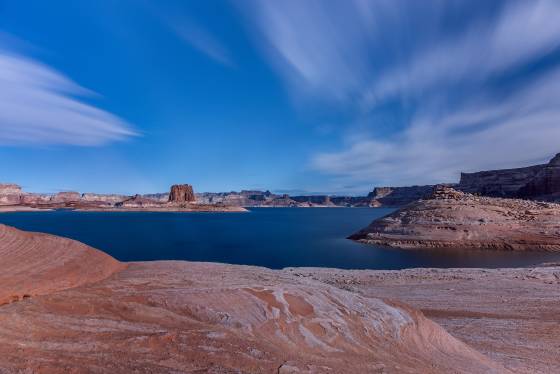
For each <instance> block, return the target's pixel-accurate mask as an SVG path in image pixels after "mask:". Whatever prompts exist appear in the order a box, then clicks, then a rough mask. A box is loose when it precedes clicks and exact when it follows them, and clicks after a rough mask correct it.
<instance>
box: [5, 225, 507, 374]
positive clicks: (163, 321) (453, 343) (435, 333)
mask: <svg viewBox="0 0 560 374" xmlns="http://www.w3.org/2000/svg"><path fill="white" fill-rule="evenodd" d="M2 229H3V230H4V231H3V234H2V236H0V248H3V249H2V251H1V252H0V259H1V260H2V261H0V273H2V274H3V276H5V278H4V279H2V281H1V282H0V290H1V291H0V292H4V294H5V293H6V292H8V293H13V290H14V289H16V288H18V287H20V286H19V284H20V283H24V284H27V289H29V290H30V291H25V292H29V293H30V297H25V298H21V299H20V300H19V301H17V302H12V303H9V304H5V305H2V306H0V368H2V370H3V371H4V372H8V373H11V372H18V371H21V370H28V371H31V372H49V373H52V372H111V373H121V372H122V373H125V372H126V373H128V372H151V373H153V372H195V371H200V372H215V373H229V372H247V373H262V372H267V373H274V372H282V373H283V372H302V373H305V372H309V373H311V372H313V373H329V372H331V373H358V372H359V373H365V372H368V373H370V372H372V373H375V372H379V373H382V372H389V373H418V372H425V373H448V372H457V373H488V372H507V370H506V369H505V368H504V367H503V366H502V365H500V364H498V363H496V362H494V361H492V360H490V359H488V358H487V357H486V356H484V355H482V354H480V353H478V352H477V351H475V350H474V349H472V348H470V347H469V346H467V345H466V344H464V343H462V342H461V341H459V340H458V339H456V338H453V337H452V336H451V335H449V334H448V333H447V332H445V331H444V330H443V329H442V328H441V327H440V326H439V325H437V324H435V323H434V322H432V321H430V320H429V319H427V318H425V317H424V316H423V314H422V313H421V312H419V311H418V310H416V309H413V308H411V307H408V306H406V305H404V304H401V303H400V302H397V301H386V300H382V299H379V298H377V297H375V296H373V295H368V296H366V295H360V294H358V293H356V292H349V291H348V290H345V289H341V288H340V287H337V286H336V285H330V284H327V283H325V282H321V281H319V280H315V279H307V278H302V277H299V276H297V275H295V274H293V273H292V272H289V271H273V270H267V269H263V268H256V267H248V266H233V265H220V264H209V263H187V262H178V261H172V262H163V261H162V262H151V263H131V264H128V265H127V266H126V267H124V266H123V265H121V264H119V263H118V262H116V261H115V260H113V259H111V258H110V257H108V256H106V255H103V254H101V253H99V252H96V251H95V250H93V249H91V248H89V247H87V246H83V245H78V244H77V243H76V242H74V241H70V240H67V239H63V238H57V237H53V236H45V235H42V234H33V233H23V232H21V231H17V230H14V229H10V228H6V227H2ZM14 243H15V244H14ZM25 243H28V244H25ZM42 243H46V245H44V246H43V244H42ZM13 248H19V251H15V252H14V251H13V250H12V249H13ZM52 251H55V253H54V254H55V256H54V258H53V257H52V256H51V254H50V252H52ZM24 252H25V253H24ZM76 253H81V254H82V256H81V257H80V256H76ZM91 256H93V257H91ZM24 258H25V259H27V260H26V262H30V265H27V266H23V265H21V263H22V262H23V260H24ZM75 258H81V260H80V261H74V260H73V259H75ZM91 258H96V259H97V260H98V261H94V262H92V261H91V260H90V259H91ZM65 259H67V260H65ZM53 262H54V263H55V264H57V265H55V266H53V265H51V263H53ZM9 269H12V270H9ZM95 269H96V270H95ZM6 271H9V273H8V276H6V275H5V274H6V273H5V272H6ZM92 273H94V274H95V276H93V275H92ZM80 274H82V275H80ZM88 274H89V275H88ZM30 275H31V276H30ZM54 275H56V276H55V277H54ZM78 276H80V277H81V278H80V279H82V280H83V281H79V282H77V281H76V279H77V277H78ZM65 279H66V281H65ZM6 280H8V281H9V282H11V283H5V281H6ZM53 281H54V282H55V283H54V284H58V285H59V286H56V287H55V286H53V285H52V284H53V283H52V282H53ZM56 282H58V283H56ZM6 284H8V286H6ZM37 290H40V292H39V291H37ZM14 301H15V300H14Z"/></svg>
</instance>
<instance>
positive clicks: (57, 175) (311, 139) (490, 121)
mask: <svg viewBox="0 0 560 374" xmlns="http://www.w3.org/2000/svg"><path fill="white" fill-rule="evenodd" d="M559 19H560V1H557V0H534V1H533V0H531V1H530V0H520V1H515V0H506V1H499V0H497V1H491V2H488V1H482V0H479V1H472V0H464V1H462V0H461V1H458V0H427V1H421V2H420V1H408V0H402V1H400V0H322V1H316V0H283V1H275V0H237V1H236V0H212V1H195V0H192V1H180V0H177V1H170V0H165V1H146V0H143V1H142V0H120V1H109V0H100V1H71V0H67V1H65V0H59V1H52V2H50V1H49V2H46V1H40V0H37V1H31V0H29V1H28V0H21V1H5V0H0V170H1V172H0V182H13V183H18V184H20V185H22V186H23V187H24V188H25V190H27V191H33V192H56V191H60V190H77V191H81V192H99V193H125V194H133V193H152V192H162V191H166V190H167V189H168V186H169V185H171V184H174V183H190V184H192V185H193V186H194V188H195V190H196V191H199V192H202V191H213V192H217V191H230V190H241V189H261V190H266V189H269V190H271V191H274V192H279V193H294V194H300V193H331V194H350V195H355V194H364V193H367V192H368V191H371V190H372V189H373V187H374V186H383V185H391V186H403V185H418V184H432V183H438V182H456V181H458V178H459V174H460V172H461V171H467V172H469V171H478V170H487V169H497V168H510V167H519V166H527V165H531V164H536V163H542V162H546V161H547V160H549V159H550V158H552V156H554V154H556V153H558V152H560V142H559V139H560V22H559V21H558V20H559Z"/></svg>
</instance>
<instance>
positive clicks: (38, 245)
mask: <svg viewBox="0 0 560 374" xmlns="http://www.w3.org/2000/svg"><path fill="white" fill-rule="evenodd" d="M123 267H124V265H123V264H121V263H119V262H118V261H116V260H115V259H113V258H112V257H110V256H108V255H106V254H105V253H103V252H101V251H98V250H96V249H93V248H91V247H88V246H87V245H85V244H82V243H80V242H77V241H74V240H70V239H63V238H60V237H57V236H53V235H48V234H41V233H30V232H24V231H20V230H17V229H15V228H12V227H9V226H5V225H2V224H0V305H2V304H6V303H10V302H13V301H18V300H21V299H23V298H27V297H32V296H36V295H43V294H48V293H51V292H54V291H59V290H63V289H66V288H72V287H76V286H80V285H83V284H86V283H91V282H97V281H100V280H102V279H105V278H107V277H108V276H110V275H111V274H113V273H114V272H116V271H118V270H121V269H123Z"/></svg>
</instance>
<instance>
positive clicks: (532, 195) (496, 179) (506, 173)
mask: <svg viewBox="0 0 560 374" xmlns="http://www.w3.org/2000/svg"><path fill="white" fill-rule="evenodd" d="M456 188H457V189H458V190H461V191H463V192H467V193H472V194H477V195H483V196H493V197H520V198H524V199H534V200H550V201H559V200H560V154H557V155H556V156H555V157H554V158H553V159H552V160H550V162H549V163H548V164H542V165H534V166H528V167H524V168H516V169H502V170H489V171H480V172H477V173H461V180H460V182H459V185H457V187H456Z"/></svg>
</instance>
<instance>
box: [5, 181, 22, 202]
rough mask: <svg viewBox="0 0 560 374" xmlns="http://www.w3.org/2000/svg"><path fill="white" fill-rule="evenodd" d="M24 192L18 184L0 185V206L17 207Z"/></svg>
mask: <svg viewBox="0 0 560 374" xmlns="http://www.w3.org/2000/svg"><path fill="white" fill-rule="evenodd" d="M22 195H23V191H22V190H21V187H20V186H18V185H17V184H0V205H16V204H19V203H20V201H21V197H22Z"/></svg>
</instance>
